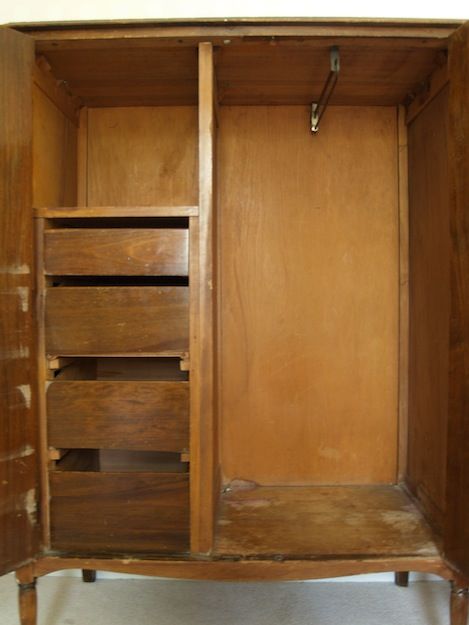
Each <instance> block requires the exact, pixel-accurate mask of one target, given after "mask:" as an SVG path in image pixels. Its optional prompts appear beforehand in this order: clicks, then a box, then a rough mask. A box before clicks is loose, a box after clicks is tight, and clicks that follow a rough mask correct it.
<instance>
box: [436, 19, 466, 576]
mask: <svg viewBox="0 0 469 625" xmlns="http://www.w3.org/2000/svg"><path fill="white" fill-rule="evenodd" d="M449 78H450V95H449V137H448V145H449V172H450V208H449V218H450V234H451V260H450V262H451V313H450V344H449V372H450V380H449V404H448V473H447V497H446V523H445V537H444V539H445V554H446V557H447V558H448V560H449V561H450V563H451V564H453V565H454V566H455V567H456V568H457V569H459V570H460V571H461V573H463V574H464V575H465V576H467V577H469V23H466V24H465V25H464V26H462V27H461V28H459V29H458V30H457V31H456V33H455V34H454V35H453V36H452V37H451V40H450V56H449ZM438 123H440V120H438V119H435V124H438Z"/></svg>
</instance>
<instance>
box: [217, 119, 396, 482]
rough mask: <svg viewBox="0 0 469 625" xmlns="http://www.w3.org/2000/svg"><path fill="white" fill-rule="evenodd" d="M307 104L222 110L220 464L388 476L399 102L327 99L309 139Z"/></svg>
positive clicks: (345, 478) (345, 477) (391, 463)
mask: <svg viewBox="0 0 469 625" xmlns="http://www.w3.org/2000/svg"><path fill="white" fill-rule="evenodd" d="M308 114H309V113H308V110H307V109H306V108H305V107H233V108H230V107H228V108H223V107H222V109H221V128H220V153H219V160H220V209H221V210H220V229H219V246H220V248H219V249H220V256H221V260H220V297H221V301H220V311H221V327H220V331H219V333H220V336H221V341H220V359H221V378H222V382H221V391H220V397H221V445H222V458H223V473H224V475H225V477H226V479H227V480H229V479H234V478H244V479H248V480H253V481H255V482H258V483H260V484H321V483H322V484H330V483H359V484H364V483H376V482H378V483H392V482H394V481H395V479H396V470H397V466H396V456H397V421H396V414H397V410H398V405H397V402H398V377H397V367H398V350H397V347H398V314H399V299H398V297H399V291H398V278H399V275H398V271H399V256H398V219H399V212H398V211H399V207H398V170H397V165H398V157H397V156H398V155H397V140H396V138H397V125H396V111H395V109H392V108H386V107H379V108H359V109H357V108H339V107H337V108H334V107H332V108H331V109H329V110H328V111H327V112H326V115H325V116H324V118H323V121H322V127H321V131H320V132H319V133H318V135H317V136H315V137H311V136H310V134H309V133H308ZM370 154H373V158H370V157H369V155H370ZM253 163H255V164H256V165H255V167H253ZM371 180H372V181H373V184H370V181H371Z"/></svg>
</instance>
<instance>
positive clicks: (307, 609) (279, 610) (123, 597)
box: [0, 575, 449, 625]
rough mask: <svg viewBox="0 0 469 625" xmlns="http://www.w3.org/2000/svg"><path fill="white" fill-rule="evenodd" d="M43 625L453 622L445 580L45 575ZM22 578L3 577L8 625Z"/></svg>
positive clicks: (1, 606) (2, 613) (1, 601)
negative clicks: (404, 583) (92, 579)
mask: <svg viewBox="0 0 469 625" xmlns="http://www.w3.org/2000/svg"><path fill="white" fill-rule="evenodd" d="M38 589H39V594H38V597H39V622H38V625H90V624H93V625H107V624H109V625H448V620H449V619H448V593H449V587H448V584H447V583H445V582H414V583H411V584H410V586H409V588H398V587H396V586H394V584H392V583H383V582H371V583H354V582H348V583H331V582H318V583H308V582H296V583H256V584H252V583H250V584H245V583H239V584H233V583H221V582H219V583H209V582H181V581H166V580H163V581H161V580H153V579H130V578H129V579H114V580H110V579H101V580H99V579H98V581H97V582H96V583H95V584H84V583H82V582H81V580H80V579H79V578H71V577H50V576H49V577H44V578H41V579H40V580H39V582H38ZM16 600H17V593H16V587H15V580H14V579H13V577H12V576H11V575H8V576H6V577H4V578H2V579H0V623H1V625H19V620H18V615H17V607H16Z"/></svg>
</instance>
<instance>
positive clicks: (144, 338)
mask: <svg viewBox="0 0 469 625" xmlns="http://www.w3.org/2000/svg"><path fill="white" fill-rule="evenodd" d="M188 307H189V289H188V287H153V286H151V287H88V286H86V287H53V288H49V289H47V290H46V302H45V335H46V351H47V353H48V354H51V355H90V356H91V355H99V354H104V355H117V354H122V355H131V354H155V353H156V354H164V353H168V354H173V353H181V352H186V351H188V345H189V312H188Z"/></svg>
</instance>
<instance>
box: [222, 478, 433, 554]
mask: <svg viewBox="0 0 469 625" xmlns="http://www.w3.org/2000/svg"><path fill="white" fill-rule="evenodd" d="M215 553H216V554H217V555H222V554H225V555H250V556H253V555H263V556H267V555H270V556H273V555H276V554H279V555H282V556H303V557H304V556H306V555H309V556H316V557H330V556H334V557H338V558H340V557H344V556H357V555H360V556H363V557H366V556H367V555H373V556H376V557H383V556H411V555H419V556H437V555H438V553H439V552H438V548H437V546H436V544H435V542H434V539H433V537H432V533H431V531H430V529H429V528H428V526H427V525H426V524H425V522H424V520H423V518H422V517H421V515H420V514H419V512H418V510H417V508H416V507H415V505H413V504H412V501H411V500H410V499H409V497H407V495H406V494H405V493H404V492H403V491H402V490H401V489H400V488H399V487H397V486H335V487H329V486H317V487H259V488H234V489H233V490H232V491H230V492H227V493H225V494H224V495H222V500H221V507H220V516H219V520H218V525H217V536H216V543H215Z"/></svg>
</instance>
